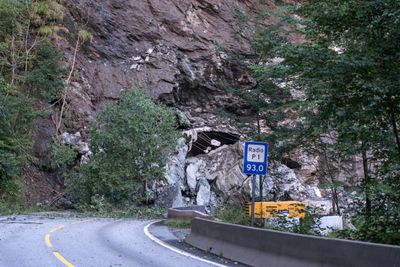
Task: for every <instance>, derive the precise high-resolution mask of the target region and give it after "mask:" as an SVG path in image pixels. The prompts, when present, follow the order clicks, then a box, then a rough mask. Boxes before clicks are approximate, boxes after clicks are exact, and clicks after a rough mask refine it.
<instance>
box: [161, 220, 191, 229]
mask: <svg viewBox="0 0 400 267" xmlns="http://www.w3.org/2000/svg"><path fill="white" fill-rule="evenodd" d="M167 226H169V227H173V228H190V227H191V226H192V221H184V220H168V221H167Z"/></svg>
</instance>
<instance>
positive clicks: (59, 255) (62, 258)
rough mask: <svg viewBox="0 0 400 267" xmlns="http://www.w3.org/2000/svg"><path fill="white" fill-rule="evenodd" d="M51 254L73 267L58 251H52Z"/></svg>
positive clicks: (68, 266)
mask: <svg viewBox="0 0 400 267" xmlns="http://www.w3.org/2000/svg"><path fill="white" fill-rule="evenodd" d="M53 255H54V256H55V257H56V258H57V259H58V260H59V261H61V262H62V263H64V265H65V266H67V267H74V265H72V263H70V262H69V261H67V260H66V259H65V258H64V257H63V256H62V255H61V254H60V253H59V252H53Z"/></svg>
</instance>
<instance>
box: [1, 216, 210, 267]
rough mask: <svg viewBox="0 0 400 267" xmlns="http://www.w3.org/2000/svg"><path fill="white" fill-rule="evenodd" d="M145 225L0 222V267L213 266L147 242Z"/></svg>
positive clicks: (34, 219)
mask: <svg viewBox="0 0 400 267" xmlns="http://www.w3.org/2000/svg"><path fill="white" fill-rule="evenodd" d="M148 224H149V221H138V220H112V219H76V218H75V219H73V218H60V217H54V218H51V217H49V216H17V217H12V218H10V217H0V266H1V267H3V266H5V267H14V266H15V267H36V266H37V267H46V266H51V267H53V266H55V267H57V266H60V267H62V266H67V267H73V266H75V267H91V266H93V267H101V266H105V267H111V266H135V267H136V266H146V267H151V266H160V267H161V266H162V267H170V266H171V267H172V266H174V267H175V266H184V267H192V266H213V265H212V264H210V263H207V262H202V261H199V260H197V259H194V258H191V257H188V256H185V255H181V254H179V253H176V252H174V251H172V250H170V249H168V248H166V247H163V246H161V245H160V244H158V243H156V242H154V241H153V240H151V239H150V238H149V237H148V236H147V235H146V234H145V233H144V228H145V227H146V225H148Z"/></svg>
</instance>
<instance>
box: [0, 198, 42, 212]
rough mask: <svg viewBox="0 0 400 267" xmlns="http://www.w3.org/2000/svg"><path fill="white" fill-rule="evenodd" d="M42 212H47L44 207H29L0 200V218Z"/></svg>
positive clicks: (24, 204)
mask: <svg viewBox="0 0 400 267" xmlns="http://www.w3.org/2000/svg"><path fill="white" fill-rule="evenodd" d="M43 211H49V210H48V209H46V208H44V207H37V206H31V205H28V204H26V203H19V202H7V201H4V200H0V216H5V215H20V214H29V213H34V212H43Z"/></svg>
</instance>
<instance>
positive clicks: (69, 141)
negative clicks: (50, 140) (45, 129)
mask: <svg viewBox="0 0 400 267" xmlns="http://www.w3.org/2000/svg"><path fill="white" fill-rule="evenodd" d="M81 137H82V136H81V133H80V132H76V133H75V134H70V133H67V132H65V133H63V134H62V135H61V143H63V144H66V145H71V146H76V145H78V143H79V142H80V141H81Z"/></svg>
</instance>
